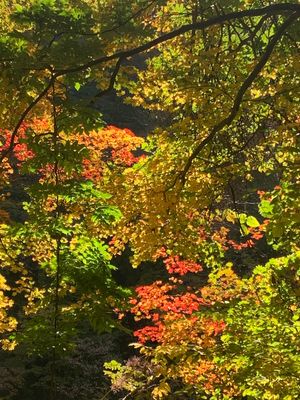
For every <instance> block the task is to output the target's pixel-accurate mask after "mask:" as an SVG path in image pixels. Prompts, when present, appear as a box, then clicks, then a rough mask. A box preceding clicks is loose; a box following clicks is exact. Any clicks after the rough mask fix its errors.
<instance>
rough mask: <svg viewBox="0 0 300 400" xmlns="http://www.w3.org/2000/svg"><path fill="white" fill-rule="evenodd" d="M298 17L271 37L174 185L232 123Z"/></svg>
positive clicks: (291, 19)
mask: <svg viewBox="0 0 300 400" xmlns="http://www.w3.org/2000/svg"><path fill="white" fill-rule="evenodd" d="M299 15H300V14H299V13H293V14H292V15H291V16H290V17H289V18H287V19H286V21H285V22H284V23H283V24H282V25H281V27H280V28H279V29H278V31H277V32H276V34H275V35H274V36H273V38H272V40H271V41H270V42H269V44H268V45H267V47H266V50H265V52H264V54H263V55H262V57H261V59H260V60H259V62H258V63H257V64H256V66H255V67H254V69H253V70H252V72H251V73H250V74H249V75H248V77H247V78H246V80H245V81H244V82H243V84H242V86H241V87H240V89H239V91H238V93H237V95H236V97H235V100H234V103H233V106H232V109H231V112H230V114H229V115H228V116H227V117H226V118H224V119H223V120H222V121H221V122H219V123H218V124H217V125H215V127H214V128H213V129H212V131H211V133H210V134H209V135H208V136H207V137H206V138H205V139H204V140H202V142H200V143H199V144H198V145H197V146H196V148H195V149H194V151H193V152H192V154H191V155H190V157H189V158H188V160H187V162H186V164H185V167H184V169H183V171H182V172H181V173H180V174H179V176H178V177H177V178H176V180H175V183H176V181H177V179H178V178H180V179H181V181H182V183H183V185H184V183H185V180H186V175H187V173H188V171H189V169H190V168H191V166H192V163H193V160H194V159H195V158H196V157H197V156H198V155H199V154H200V152H201V151H202V150H203V148H204V147H205V146H206V145H207V144H208V143H209V142H210V141H211V140H212V139H213V138H214V137H215V136H216V134H217V133H218V132H219V131H221V130H222V129H223V128H225V127H226V126H229V125H230V124H231V123H232V122H233V120H234V119H235V117H236V116H237V114H238V112H239V109H240V106H241V104H242V101H243V97H244V95H245V93H246V91H247V90H248V89H249V87H250V86H251V85H252V83H253V82H254V81H255V79H256V78H257V76H258V75H259V74H260V72H261V71H262V69H263V67H264V66H265V65H266V63H267V62H268V60H269V58H270V56H271V54H272V52H273V50H274V48H275V46H276V44H277V43H278V42H279V40H280V39H281V38H282V36H283V35H284V33H285V30H286V29H287V28H288V27H289V26H290V25H291V24H292V23H293V22H294V21H295V20H296V19H297V18H298V17H299ZM175 183H174V184H175ZM173 186H174V185H173Z"/></svg>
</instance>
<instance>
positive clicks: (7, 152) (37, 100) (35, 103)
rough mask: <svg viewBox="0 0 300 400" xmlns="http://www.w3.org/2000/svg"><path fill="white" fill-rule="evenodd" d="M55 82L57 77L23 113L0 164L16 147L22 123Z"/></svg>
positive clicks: (0, 157) (53, 78) (52, 79)
mask: <svg viewBox="0 0 300 400" xmlns="http://www.w3.org/2000/svg"><path fill="white" fill-rule="evenodd" d="M54 81H55V77H52V78H51V79H50V81H49V82H48V84H47V85H46V86H45V88H44V89H43V90H42V91H41V93H40V94H39V95H38V96H37V97H36V98H35V99H34V100H33V102H32V103H30V104H29V106H28V107H27V108H26V109H25V111H24V112H23V113H22V115H21V117H20V118H19V120H18V122H17V125H16V126H15V128H14V130H13V132H12V135H11V138H10V143H9V146H8V148H7V149H6V150H4V151H3V152H2V153H1V156H0V162H2V161H3V160H4V158H5V157H7V156H8V154H9V153H11V152H12V151H13V149H14V146H15V138H16V136H17V135H18V131H19V129H20V127H21V125H22V123H23V122H24V120H25V118H26V117H27V115H28V114H29V113H30V111H31V110H32V109H33V108H34V107H35V106H36V105H37V104H38V103H39V101H40V100H41V99H42V98H43V97H44V96H46V94H47V93H48V91H49V89H50V88H51V87H52V84H53V83H54Z"/></svg>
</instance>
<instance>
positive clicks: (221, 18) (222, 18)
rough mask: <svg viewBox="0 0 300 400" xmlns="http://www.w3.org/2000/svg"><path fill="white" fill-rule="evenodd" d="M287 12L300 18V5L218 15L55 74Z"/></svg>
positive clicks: (75, 70)
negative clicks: (234, 22)
mask: <svg viewBox="0 0 300 400" xmlns="http://www.w3.org/2000/svg"><path fill="white" fill-rule="evenodd" d="M286 12H297V13H299V14H298V16H299V15H300V4H293V3H284V4H273V5H271V6H267V7H264V8H255V9H252V10H244V11H236V12H232V13H229V14H225V15H218V16H216V17H212V18H210V19H208V20H206V21H200V22H195V23H193V24H187V25H183V26H182V27H180V28H178V29H175V30H173V31H171V32H168V33H165V34H163V35H161V36H159V37H157V38H155V39H153V40H150V41H149V42H147V43H145V44H142V45H140V46H137V47H135V48H133V49H130V50H125V51H119V52H116V53H114V54H111V55H108V56H103V57H99V58H96V59H94V60H92V61H89V62H88V63H85V64H82V65H78V66H76V67H73V68H68V69H61V70H56V71H54V72H55V75H56V76H57V77H58V76H63V75H66V74H69V73H75V72H80V71H83V70H85V69H87V68H91V67H94V66H96V65H98V64H102V63H105V62H108V61H112V60H116V59H119V58H129V57H132V56H134V55H136V54H139V53H143V52H144V51H147V50H150V49H152V48H153V47H156V46H157V45H159V44H161V43H164V42H167V41H169V40H171V39H174V38H175V37H177V36H180V35H183V34H184V33H187V32H189V31H193V30H199V29H206V28H209V27H210V26H214V25H220V24H223V23H225V22H229V21H232V20H235V19H241V18H245V17H259V16H264V15H276V14H277V15H283V14H285V13H286Z"/></svg>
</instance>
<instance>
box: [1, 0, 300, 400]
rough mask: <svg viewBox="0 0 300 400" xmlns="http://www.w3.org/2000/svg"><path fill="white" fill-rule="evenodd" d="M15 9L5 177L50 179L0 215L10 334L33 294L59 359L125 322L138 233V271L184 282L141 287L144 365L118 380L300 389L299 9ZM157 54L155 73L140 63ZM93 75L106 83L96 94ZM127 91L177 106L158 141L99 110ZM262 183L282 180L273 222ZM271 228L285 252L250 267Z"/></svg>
mask: <svg viewBox="0 0 300 400" xmlns="http://www.w3.org/2000/svg"><path fill="white" fill-rule="evenodd" d="M2 3H5V4H6V3H7V4H8V3H12V4H9V5H10V6H11V7H9V8H8V7H7V9H8V10H11V11H7V12H6V13H5V15H4V17H3V19H2V20H1V23H0V27H1V30H2V31H4V35H3V36H1V39H0V51H1V57H3V58H1V60H0V63H1V65H2V66H3V68H2V69H1V73H0V83H1V99H2V100H3V101H2V102H1V107H0V111H1V115H2V117H1V119H0V127H1V128H2V129H3V130H2V131H1V136H2V137H1V149H0V150H1V161H2V163H1V172H3V173H2V176H1V181H0V186H1V188H5V187H6V186H7V185H8V183H9V177H10V175H12V174H13V173H14V172H15V171H18V170H19V171H22V173H26V174H31V175H32V177H33V179H34V180H35V182H34V183H33V184H31V185H29V186H28V188H27V189H26V192H27V194H28V195H29V199H30V200H29V201H28V202H27V203H26V204H24V210H25V211H26V214H27V215H26V221H25V222H24V223H15V222H13V221H11V220H10V219H9V216H8V215H7V213H5V212H2V213H1V215H0V217H1V242H0V248H1V252H0V257H1V268H3V269H5V274H3V275H1V277H0V285H1V286H0V301H1V303H0V307H1V308H0V309H1V314H0V317H1V322H0V332H1V331H2V332H1V333H4V334H5V335H6V336H5V335H4V339H3V342H2V343H3V346H4V347H6V348H12V347H13V346H14V344H15V337H14V336H13V335H12V334H11V332H12V331H13V330H14V329H15V327H16V319H15V318H14V317H15V315H17V314H18V313H19V312H20V310H19V308H20V304H21V305H22V307H21V308H22V309H23V311H24V312H25V314H26V315H27V318H26V319H25V320H22V325H21V327H22V328H23V329H20V330H19V332H20V335H18V336H17V338H19V340H21V339H23V340H25V341H26V339H27V343H28V342H31V343H32V344H33V350H34V351H36V352H38V353H42V352H45V351H52V352H53V353H54V356H53V358H55V356H56V355H57V353H59V352H65V350H66V349H67V348H68V344H69V343H70V337H71V336H73V335H74V333H75V331H76V324H78V322H79V321H80V320H85V319H87V318H89V319H90V320H91V322H92V324H93V325H94V326H95V327H97V328H98V329H100V330H101V329H110V328H111V327H113V326H116V325H118V322H117V319H116V317H114V316H112V314H111V309H112V308H115V309H117V310H122V308H123V306H124V301H123V300H124V298H126V295H128V292H129V291H128V290H124V289H123V288H121V287H119V286H118V285H117V284H116V283H115V282H114V280H113V278H112V271H113V270H114V267H113V266H112V265H111V257H112V254H117V253H121V252H122V251H123V250H124V249H125V248H126V246H128V245H129V246H130V248H131V250H132V252H133V257H132V264H133V266H138V265H139V264H140V263H141V262H142V261H149V260H151V261H158V260H159V259H162V263H163V264H164V266H165V268H166V271H167V273H168V274H169V275H170V277H169V279H166V280H164V279H161V280H157V281H155V282H153V283H152V284H149V285H143V286H140V287H138V288H136V296H135V297H133V298H132V299H131V301H130V304H131V312H132V313H133V314H134V316H135V319H136V321H137V322H138V324H140V325H139V326H138V327H137V329H136V330H135V336H136V337H137V338H138V340H139V343H138V344H137V345H136V347H137V348H138V349H139V351H140V353H141V356H142V358H137V359H133V360H131V361H130V362H128V363H127V364H126V365H125V366H122V365H120V364H118V363H112V364H110V365H107V375H108V376H110V377H111V378H112V380H113V385H114V386H113V388H114V389H115V390H120V389H121V390H122V389H125V390H127V391H129V392H131V394H132V396H136V397H137V398H142V399H145V398H147V396H148V397H150V398H151V397H152V398H162V397H165V396H169V397H170V396H171V398H176V397H178V398H180V396H181V397H183V396H193V397H195V396H196V397H198V398H208V399H211V400H213V399H216V400H217V399H224V400H225V399H231V398H237V399H241V398H243V397H244V396H248V397H249V398H251V397H252V398H254V399H260V398H261V399H274V400H276V399H278V400H279V399H285V400H291V399H296V398H298V397H299V387H300V384H299V379H300V377H299V372H300V371H299V356H298V354H299V339H298V336H299V318H300V315H299V268H298V263H299V204H298V197H299V134H297V126H298V124H299V107H297V104H298V103H297V102H298V101H299V95H298V94H297V93H296V90H297V88H299V78H298V76H297V74H296V73H295V71H296V70H297V67H298V66H299V58H298V53H297V50H298V49H297V40H296V35H297V34H298V33H299V32H298V29H299V28H298V27H297V26H296V23H295V22H296V21H297V19H298V18H299V12H300V8H299V5H297V4H290V3H287V2H285V1H284V2H283V3H280V4H276V3H274V2H273V1H272V2H269V1H265V0H263V1H261V0H250V1H249V0H241V1H236V0H226V1H222V0H221V1H218V2H215V1H212V0H205V1H203V2H199V1H195V0H162V1H150V2H148V1H143V0H136V1H133V2H120V1H118V0H110V1H108V0H107V1H100V2H99V1H98V2H94V1H90V0H79V1H78V0H32V1H30V2H29V3H28V4H26V5H23V3H22V2H20V4H19V3H14V2H7V1H6V0H4V2H2ZM270 3H271V4H270ZM153 48H156V51H153V52H148V54H147V61H146V65H143V67H142V68H137V67H136V68H134V67H133V66H132V65H131V64H130V63H128V59H129V58H131V57H133V56H134V55H136V54H139V53H141V52H146V51H149V50H151V49H153ZM62 54H63V56H62ZM125 64H126V65H125ZM124 65H125V66H124ZM92 83H94V84H95V86H97V88H96V91H95V92H94V94H93V95H90V96H87V97H86V98H85V97H84V96H83V97H81V98H80V96H77V94H78V93H77V92H80V91H81V90H82V91H83V92H84V90H85V89H86V87H88V85H90V84H92ZM113 88H116V89H117V91H118V92H119V93H120V94H122V95H125V96H127V101H128V102H129V103H132V104H134V105H137V106H141V107H143V108H145V109H149V110H153V111H154V112H156V111H159V112H163V113H164V114H165V116H166V118H165V119H166V121H167V122H166V123H165V125H164V127H160V128H158V129H157V130H156V131H155V132H154V134H153V135H152V136H151V137H150V138H149V140H147V141H142V140H141V139H138V138H136V137H135V136H134V135H133V134H132V132H131V131H129V130H128V129H118V128H116V127H113V126H108V127H106V128H104V129H100V128H99V127H100V126H101V119H100V117H99V115H96V114H95V113H94V111H95V110H94V109H92V108H91V107H88V106H91V105H93V104H94V103H95V100H96V98H97V97H101V96H103V95H104V94H106V93H108V91H111V90H112V89H113ZM76 96H77V97H78V98H76ZM30 113H32V114H30ZM45 116H46V117H45ZM34 117H35V119H34ZM25 120H26V122H25V123H24V121H25ZM137 149H138V150H139V152H138V153H137V152H136V150H137ZM142 152H143V153H144V154H143V156H142V157H141V156H140V155H141V153H142ZM259 176H264V177H268V178H266V179H267V180H269V182H270V181H271V180H274V181H276V184H277V186H276V187H275V189H274V190H273V191H271V188H270V186H275V185H270V184H269V185H267V186H269V187H266V188H264V189H266V193H262V191H260V195H261V201H260V205H259V211H260V214H261V216H262V217H263V218H267V219H268V222H266V221H262V222H260V220H261V218H260V216H259V214H258V209H257V207H256V206H257V205H258V199H257V196H256V194H255V193H256V191H257V189H261V187H260V186H259V185H258V184H257V180H258V177H259ZM236 187H246V190H243V189H241V190H240V191H241V192H244V193H243V195H240V197H237V194H236V191H237V190H236V189H235V188H236ZM249 191H251V192H252V193H250V194H249V193H245V192H249ZM253 198H254V200H255V201H254V205H253V207H252V209H251V207H248V203H251V201H249V200H252V199H253ZM249 208H250V209H249ZM265 232H266V235H265V236H266V240H267V241H268V246H269V247H267V244H266V242H264V243H265V246H266V248H267V255H262V256H261V257H260V260H256V259H255V260H254V265H255V267H254V268H253V264H252V266H251V271H250V274H249V269H248V270H247V271H245V272H244V273H243V271H242V273H241V265H240V259H241V258H242V255H243V254H245V252H251V251H252V250H253V254H254V256H253V257H252V261H251V262H253V258H255V257H257V258H258V256H257V254H258V251H259V250H258V249H259V245H260V240H261V239H263V240H265V239H264V233H265ZM108 238H109V239H108ZM109 240H110V241H109ZM263 240H262V241H263ZM108 241H109V243H108ZM271 246H272V247H271ZM271 251H272V252H274V253H273V257H271V256H270V254H271ZM239 257H240V258H239ZM244 259H245V260H247V263H248V264H250V262H249V257H248V259H247V258H246V257H245V258H244ZM28 260H30V262H31V263H32V264H33V265H32V268H29V267H28ZM261 260H262V261H261ZM237 271H239V272H240V273H239V274H238V273H237ZM246 272H247V273H248V275H247V273H246ZM205 273H206V274H207V275H208V279H207V280H206V281H205V282H204V281H203V279H204V277H203V276H202V275H201V274H203V275H204V274H205ZM10 282H12V284H11V283H10ZM8 294H13V295H15V296H16V299H17V300H18V301H16V302H15V303H14V302H13V301H12V300H11V298H10V297H8ZM24 299H25V301H24ZM23 304H25V305H24V307H23ZM9 310H11V312H12V317H10V316H9ZM31 350H32V346H31Z"/></svg>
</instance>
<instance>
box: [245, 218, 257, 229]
mask: <svg viewBox="0 0 300 400" xmlns="http://www.w3.org/2000/svg"><path fill="white" fill-rule="evenodd" d="M246 224H247V225H248V226H250V228H257V227H258V226H259V225H260V223H259V222H258V221H257V219H256V218H255V217H253V216H252V215H250V216H249V217H247V220H246Z"/></svg>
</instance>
